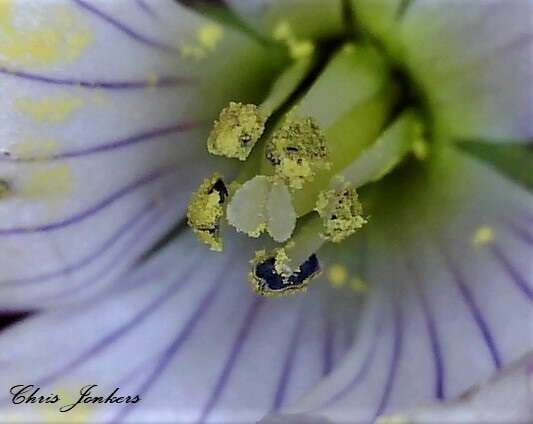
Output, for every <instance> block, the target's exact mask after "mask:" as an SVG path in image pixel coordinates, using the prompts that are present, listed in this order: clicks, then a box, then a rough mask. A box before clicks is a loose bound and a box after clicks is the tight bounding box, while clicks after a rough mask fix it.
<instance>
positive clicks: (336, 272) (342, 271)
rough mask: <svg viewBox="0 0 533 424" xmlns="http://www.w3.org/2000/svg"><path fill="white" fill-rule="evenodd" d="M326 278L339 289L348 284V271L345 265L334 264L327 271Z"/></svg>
mask: <svg viewBox="0 0 533 424" xmlns="http://www.w3.org/2000/svg"><path fill="white" fill-rule="evenodd" d="M326 276H327V279H328V281H329V282H330V283H331V285H332V286H334V287H337V288H339V287H343V286H344V285H345V284H346V281H347V280H348V271H347V270H346V267H344V266H343V265H340V264H333V265H331V266H330V267H329V268H328V269H327V272H326Z"/></svg>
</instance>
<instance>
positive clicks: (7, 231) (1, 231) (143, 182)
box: [0, 166, 177, 236]
mask: <svg viewBox="0 0 533 424" xmlns="http://www.w3.org/2000/svg"><path fill="white" fill-rule="evenodd" d="M175 172H177V171H176V167H175V166H174V167H165V168H160V169H159V170H156V171H154V172H152V173H149V174H147V175H145V176H143V177H141V178H139V179H138V180H136V181H133V182H132V183H129V184H128V185H126V186H124V187H122V188H120V189H119V190H117V191H116V192H114V193H113V194H111V195H109V196H107V197H105V198H104V199H102V200H100V201H99V202H97V203H96V204H95V205H93V206H91V207H90V208H88V209H86V210H84V211H81V212H78V213H76V214H74V215H71V216H70V217H68V218H65V219H62V220H60V221H55V222H50V223H48V224H44V225H36V226H33V227H13V228H0V236H11V235H20V234H31V233H44V232H48V231H54V230H58V229H61V228H65V227H67V226H69V225H72V224H76V223H78V222H80V221H83V220H84V219H87V218H89V217H91V216H92V215H94V214H96V213H98V212H100V211H101V210H103V209H105V208H106V207H108V206H110V205H112V204H113V203H115V202H117V201H118V200H120V199H121V198H123V197H125V196H127V195H129V194H131V193H133V192H135V191H136V190H139V189H141V188H143V187H144V186H147V185H149V184H151V183H154V182H156V181H158V180H160V179H162V178H164V177H166V176H168V175H170V174H172V173H175Z"/></svg>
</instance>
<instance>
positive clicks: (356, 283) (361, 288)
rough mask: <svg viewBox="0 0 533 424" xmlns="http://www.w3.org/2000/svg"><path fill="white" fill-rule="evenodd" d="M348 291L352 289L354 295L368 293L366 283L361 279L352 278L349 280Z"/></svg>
mask: <svg viewBox="0 0 533 424" xmlns="http://www.w3.org/2000/svg"><path fill="white" fill-rule="evenodd" d="M349 287H350V289H352V290H353V291H354V292H356V293H361V294H363V293H366V292H368V288H369V287H368V283H367V282H366V281H365V280H363V279H362V278H361V277H353V278H351V279H350V283H349Z"/></svg>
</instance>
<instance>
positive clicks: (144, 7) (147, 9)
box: [135, 0, 158, 18]
mask: <svg viewBox="0 0 533 424" xmlns="http://www.w3.org/2000/svg"><path fill="white" fill-rule="evenodd" d="M135 2H136V3H137V6H139V9H141V10H142V11H143V12H144V13H146V14H147V15H149V16H150V17H152V18H157V17H158V16H157V13H155V11H154V9H153V8H152V7H151V6H150V5H149V4H147V3H146V2H145V1H144V0H135Z"/></svg>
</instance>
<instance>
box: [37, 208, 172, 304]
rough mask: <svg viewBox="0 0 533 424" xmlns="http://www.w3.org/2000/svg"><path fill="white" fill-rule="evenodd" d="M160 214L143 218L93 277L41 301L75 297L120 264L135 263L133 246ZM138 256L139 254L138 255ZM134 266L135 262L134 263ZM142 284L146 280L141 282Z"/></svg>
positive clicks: (41, 298)
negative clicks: (130, 261)
mask: <svg viewBox="0 0 533 424" xmlns="http://www.w3.org/2000/svg"><path fill="white" fill-rule="evenodd" d="M162 215H163V214H162V213H161V211H159V210H156V211H155V213H152V214H151V215H148V216H147V217H145V218H148V219H146V220H145V221H141V222H139V223H138V224H140V225H137V227H136V228H135V230H134V231H133V232H132V233H131V237H129V238H128V239H127V240H126V242H125V243H124V246H123V247H122V248H121V249H120V250H119V251H118V252H116V254H115V255H113V256H111V258H110V260H109V261H108V262H107V263H106V264H105V265H104V266H103V267H102V268H101V269H100V270H99V271H98V272H97V273H96V274H94V275H91V276H88V277H87V278H86V279H84V280H82V281H81V283H79V282H77V283H76V285H74V286H69V287H67V288H66V289H64V290H62V291H60V292H57V293H53V294H52V295H50V296H43V295H41V296H40V298H39V299H40V300H41V301H54V300H57V299H59V298H62V297H65V296H71V295H76V294H77V293H79V292H81V291H84V290H88V289H90V288H91V287H92V286H94V285H95V284H97V283H98V282H100V281H101V280H102V279H103V278H104V277H106V276H107V275H109V274H110V273H111V272H112V271H113V270H114V269H116V268H117V267H118V266H119V265H120V264H121V263H124V262H125V261H127V260H128V259H132V260H133V261H135V260H136V259H137V258H131V251H132V250H133V249H134V248H135V245H136V244H138V243H140V242H142V241H143V239H144V238H145V237H146V233H147V231H148V230H149V229H150V228H152V227H153V226H154V225H155V224H156V223H157V222H158V221H159V220H160V219H161V217H162ZM139 255H140V254H139ZM134 264H135V265H137V264H136V262H134ZM131 271H132V269H127V270H126V271H125V272H124V275H126V274H127V273H128V272H131ZM143 281H144V282H145V281H146V279H144V280H143Z"/></svg>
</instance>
